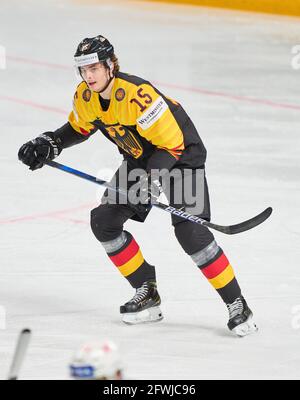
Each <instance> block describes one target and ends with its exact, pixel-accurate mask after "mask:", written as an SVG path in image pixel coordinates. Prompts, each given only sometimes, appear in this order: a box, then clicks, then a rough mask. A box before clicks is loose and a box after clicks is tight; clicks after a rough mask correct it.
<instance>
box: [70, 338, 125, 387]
mask: <svg viewBox="0 0 300 400" xmlns="http://www.w3.org/2000/svg"><path fill="white" fill-rule="evenodd" d="M122 369H123V366H122V361H121V357H120V354H119V350H118V347H117V345H116V344H115V343H114V342H112V341H111V340H103V341H95V342H88V343H84V344H83V345H82V346H81V347H80V348H79V349H78V351H77V352H76V353H75V354H74V357H73V359H72V361H71V364H70V376H71V377H72V378H74V379H98V380H120V379H123V372H122Z"/></svg>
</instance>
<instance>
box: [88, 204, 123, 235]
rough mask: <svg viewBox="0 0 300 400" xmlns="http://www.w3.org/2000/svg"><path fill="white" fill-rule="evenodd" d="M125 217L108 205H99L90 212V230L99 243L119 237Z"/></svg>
mask: <svg viewBox="0 0 300 400" xmlns="http://www.w3.org/2000/svg"><path fill="white" fill-rule="evenodd" d="M127 218H128V217H127V216H126V215H125V213H124V212H123V211H122V209H120V207H116V206H115V207H114V206H112V205H109V204H101V205H100V206H99V207H97V208H94V209H93V210H92V211H91V221H90V224H91V228H92V231H93V233H94V235H95V236H96V238H97V239H98V240H99V241H100V242H107V241H109V240H113V239H115V238H117V237H118V236H120V234H121V233H122V231H123V225H124V222H125V221H126V220H127Z"/></svg>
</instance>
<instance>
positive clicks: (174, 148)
mask: <svg viewBox="0 0 300 400" xmlns="http://www.w3.org/2000/svg"><path fill="white" fill-rule="evenodd" d="M183 143H184V142H182V143H181V144H180V145H179V146H176V147H173V148H172V149H170V150H172V151H174V150H176V149H178V148H179V147H181V146H182V145H183ZM181 150H182V149H181Z"/></svg>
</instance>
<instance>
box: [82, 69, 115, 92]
mask: <svg viewBox="0 0 300 400" xmlns="http://www.w3.org/2000/svg"><path fill="white" fill-rule="evenodd" d="M81 76H82V78H83V79H84V80H85V81H86V83H87V84H88V87H89V88H90V89H91V90H93V91H94V92H101V90H102V89H103V88H104V87H105V85H106V84H107V81H108V79H109V72H108V70H107V68H105V67H104V65H103V64H101V63H96V64H91V65H86V66H85V67H81Z"/></svg>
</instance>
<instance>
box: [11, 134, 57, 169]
mask: <svg viewBox="0 0 300 400" xmlns="http://www.w3.org/2000/svg"><path fill="white" fill-rule="evenodd" d="M51 133H52V132H45V133H43V134H42V135H40V136H38V137H37V138H35V139H33V140H31V141H30V142H27V143H25V144H23V146H21V148H20V150H19V152H18V158H19V160H20V161H22V163H24V164H26V165H28V166H29V168H30V169H31V170H32V171H34V170H35V169H38V168H41V167H42V166H43V165H44V161H47V160H53V159H54V158H55V157H57V156H58V155H59V154H60V153H61V151H62V147H61V146H59V145H58V143H57V142H56V141H55V140H54V139H53V138H52V137H51V136H50V134H51Z"/></svg>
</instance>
